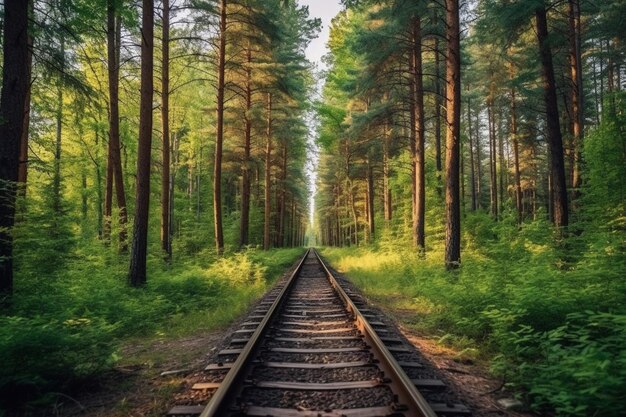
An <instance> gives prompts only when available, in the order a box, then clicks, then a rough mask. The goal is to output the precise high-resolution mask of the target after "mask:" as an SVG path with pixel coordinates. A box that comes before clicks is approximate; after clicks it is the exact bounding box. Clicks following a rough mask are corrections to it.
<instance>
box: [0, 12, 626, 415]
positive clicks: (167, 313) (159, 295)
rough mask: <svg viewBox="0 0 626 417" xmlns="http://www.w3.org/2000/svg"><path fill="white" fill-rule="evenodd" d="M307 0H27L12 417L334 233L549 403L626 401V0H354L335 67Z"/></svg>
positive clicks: (237, 296)
mask: <svg viewBox="0 0 626 417" xmlns="http://www.w3.org/2000/svg"><path fill="white" fill-rule="evenodd" d="M319 1H321V2H325V1H327V0H319ZM302 3H303V2H301V1H300V2H299V1H297V0H262V1H261V0H160V1H154V0H141V1H138V0H137V1H127V0H4V1H3V5H2V8H1V9H0V12H1V14H0V17H1V19H2V31H1V33H2V34H1V43H2V52H1V56H0V62H1V63H2V90H1V98H0V358H2V360H1V365H0V416H4V415H7V416H9V415H20V416H22V415H24V416H30V415H33V416H35V415H49V414H46V413H47V412H49V410H50V409H51V407H52V408H53V407H54V405H55V404H57V403H58V402H59V401H60V399H61V398H64V396H69V395H72V396H74V395H76V394H75V393H77V392H78V393H79V392H81V390H85V389H86V388H85V386H93V385H94V384H95V385H97V383H94V381H99V380H101V379H102V376H103V375H105V374H107V372H110V371H111V370H114V369H118V368H119V367H120V366H121V365H120V364H122V365H125V364H128V363H132V361H133V358H132V357H128V356H129V355H128V354H127V353H126V352H127V349H126V347H128V346H129V345H132V344H137V343H139V342H140V341H151V340H152V341H154V340H159V341H163V340H164V341H172V340H178V339H180V338H183V337H187V336H190V335H194V334H199V333H201V332H212V331H216V330H218V329H224V328H226V327H227V326H228V325H229V324H230V323H232V322H233V321H234V320H236V319H238V318H239V317H241V316H242V314H244V313H245V312H246V310H247V309H248V308H249V306H250V305H251V303H252V302H254V300H257V299H258V298H259V297H261V296H262V295H263V294H264V293H265V292H267V291H268V290H269V289H270V288H271V287H272V285H273V283H274V282H275V281H276V279H277V278H278V277H279V276H281V275H282V274H283V273H284V272H285V271H286V270H287V269H288V268H289V266H291V265H292V264H293V262H295V261H296V259H298V257H299V256H300V255H302V254H303V253H304V247H306V246H317V247H319V249H320V252H321V254H322V255H324V256H325V257H326V258H327V259H328V260H329V261H330V262H331V263H332V264H333V265H334V266H335V267H336V268H337V269H339V270H341V271H342V272H344V273H346V274H347V276H348V277H350V278H351V279H352V281H353V282H354V284H355V285H356V286H357V287H359V288H360V289H361V290H362V291H363V292H364V293H365V294H366V295H367V296H368V297H370V298H371V299H372V300H373V301H374V302H375V303H378V304H379V305H380V306H382V307H383V308H385V309H386V311H388V312H389V314H391V315H392V316H393V317H394V318H395V319H397V320H398V321H400V322H401V323H402V324H403V325H405V326H407V327H408V328H411V329H414V330H416V331H418V332H419V333H420V334H423V335H425V336H426V337H429V338H432V339H433V340H435V341H436V343H437V344H439V345H441V346H445V347H447V348H450V349H453V350H455V351H456V352H457V356H458V360H459V361H463V362H469V363H473V364H476V366H480V367H484V368H485V369H487V368H488V370H489V372H490V373H491V375H493V376H494V377H496V378H500V379H501V380H502V381H503V382H502V386H503V389H506V390H508V391H510V392H511V393H513V394H512V395H515V396H516V397H517V398H519V399H520V400H521V401H522V403H523V404H524V408H525V409H527V410H531V411H533V412H535V413H538V414H540V415H558V416H591V415H596V416H618V415H621V406H620V404H622V403H623V401H624V392H625V389H626V388H625V387H626V282H625V281H624V276H626V131H625V130H626V92H624V87H625V86H626V39H625V37H624V30H623V27H622V26H621V25H622V24H623V22H625V21H626V2H624V0H602V1H599V0H598V1H592V0H466V1H459V0H342V1H341V2H340V3H341V6H342V11H341V12H340V13H339V14H338V15H337V16H335V17H334V18H333V20H332V23H331V24H330V35H329V39H328V42H327V45H326V46H327V54H326V55H325V56H324V58H323V62H321V63H315V62H312V61H311V60H310V59H309V58H307V55H306V50H307V47H308V46H309V45H310V43H311V42H312V41H313V40H314V39H315V38H316V37H317V36H318V35H319V33H320V30H321V27H322V22H321V20H320V18H319V17H316V16H313V15H312V14H311V13H310V12H309V8H308V7H307V6H306V5H303V4H302ZM333 3H334V2H333ZM160 412H161V414H162V413H163V410H161V411H160ZM110 415H130V414H124V411H121V412H120V414H113V413H111V414H110ZM151 415H152V414H151ZM154 415H158V413H157V414H154Z"/></svg>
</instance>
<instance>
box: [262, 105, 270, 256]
mask: <svg viewBox="0 0 626 417" xmlns="http://www.w3.org/2000/svg"><path fill="white" fill-rule="evenodd" d="M266 133H267V143H266V145H265V207H264V210H265V211H264V213H263V249H264V250H269V248H270V222H271V220H272V216H271V214H272V213H271V210H272V183H271V181H272V93H267V132H266Z"/></svg>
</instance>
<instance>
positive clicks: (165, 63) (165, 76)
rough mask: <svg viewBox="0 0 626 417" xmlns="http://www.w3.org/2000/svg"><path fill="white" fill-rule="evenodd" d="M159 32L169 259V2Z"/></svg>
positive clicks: (164, 240) (164, 245)
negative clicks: (160, 32)
mask: <svg viewBox="0 0 626 417" xmlns="http://www.w3.org/2000/svg"><path fill="white" fill-rule="evenodd" d="M162 5H163V6H162V8H163V10H162V13H163V22H162V34H161V126H162V129H161V130H162V132H161V134H162V145H161V161H162V165H163V166H162V171H161V249H163V251H164V252H165V254H166V258H167V259H168V260H169V259H171V257H172V244H171V242H170V237H171V234H170V215H171V213H170V120H169V118H170V2H169V0H163V3H162Z"/></svg>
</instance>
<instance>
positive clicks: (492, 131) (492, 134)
mask: <svg viewBox="0 0 626 417" xmlns="http://www.w3.org/2000/svg"><path fill="white" fill-rule="evenodd" d="M487 122H488V124H489V179H490V181H489V197H490V207H491V215H492V216H493V218H494V219H495V220H498V174H497V166H496V121H495V115H494V109H493V95H490V96H489V98H488V99H487Z"/></svg>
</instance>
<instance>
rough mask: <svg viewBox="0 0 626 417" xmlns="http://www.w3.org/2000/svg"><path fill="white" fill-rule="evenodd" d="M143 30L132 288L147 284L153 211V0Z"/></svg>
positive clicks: (148, 2) (146, 4) (146, 0)
mask: <svg viewBox="0 0 626 417" xmlns="http://www.w3.org/2000/svg"><path fill="white" fill-rule="evenodd" d="M142 4H143V14H142V29H141V87H140V103H139V140H138V145H137V192H136V198H135V200H136V203H135V224H134V229H133V247H132V252H131V258H130V270H129V277H128V278H129V282H130V285H132V286H133V287H139V286H142V285H144V284H145V283H146V255H147V249H148V215H149V208H150V162H151V161H150V153H151V152H150V151H151V148H152V98H153V95H154V82H153V79H152V77H153V72H154V50H153V44H154V0H143V1H142Z"/></svg>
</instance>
